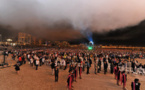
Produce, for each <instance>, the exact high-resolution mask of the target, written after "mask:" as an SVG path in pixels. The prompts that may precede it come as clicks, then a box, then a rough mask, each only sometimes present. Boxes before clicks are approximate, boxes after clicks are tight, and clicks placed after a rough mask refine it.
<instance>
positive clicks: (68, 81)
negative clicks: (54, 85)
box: [67, 71, 72, 90]
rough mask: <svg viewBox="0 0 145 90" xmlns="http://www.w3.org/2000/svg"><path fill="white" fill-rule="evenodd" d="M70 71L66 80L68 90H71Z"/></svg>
mask: <svg viewBox="0 0 145 90" xmlns="http://www.w3.org/2000/svg"><path fill="white" fill-rule="evenodd" d="M71 74H72V71H70V72H69V75H68V78H67V88H68V90H72V76H71Z"/></svg>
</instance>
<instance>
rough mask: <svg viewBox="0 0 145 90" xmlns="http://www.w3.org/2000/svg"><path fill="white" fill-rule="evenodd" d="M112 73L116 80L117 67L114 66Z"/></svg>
mask: <svg viewBox="0 0 145 90" xmlns="http://www.w3.org/2000/svg"><path fill="white" fill-rule="evenodd" d="M113 73H114V76H115V79H117V65H115V67H114V69H113Z"/></svg>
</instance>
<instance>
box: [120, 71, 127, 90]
mask: <svg viewBox="0 0 145 90" xmlns="http://www.w3.org/2000/svg"><path fill="white" fill-rule="evenodd" d="M126 81H127V75H126V74H125V71H123V72H122V76H121V84H122V83H123V90H126V88H125V87H126Z"/></svg>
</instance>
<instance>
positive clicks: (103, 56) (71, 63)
mask: <svg viewBox="0 0 145 90" xmlns="http://www.w3.org/2000/svg"><path fill="white" fill-rule="evenodd" d="M140 55H142V53H140V52H136V51H124V50H120V51H119V50H92V51H89V50H79V49H55V48H50V49H46V50H40V49H39V50H38V49H37V50H23V51H22V50H13V51H12V58H13V60H15V59H16V58H17V59H18V62H17V64H16V65H15V69H16V71H17V73H18V72H19V71H20V66H21V65H23V64H26V62H28V63H29V64H30V65H31V66H32V67H33V66H35V67H36V70H38V69H39V66H42V65H44V64H46V65H48V66H51V69H52V75H54V76H55V82H58V80H59V78H58V77H59V69H63V70H66V69H67V68H69V71H68V72H69V75H68V79H67V88H68V90H72V89H73V88H74V87H73V82H77V77H78V76H79V78H80V79H82V72H86V74H90V67H94V74H98V73H100V72H101V71H104V74H107V73H108V72H110V73H111V74H114V77H115V79H116V82H117V85H122V84H123V89H124V90H126V82H127V74H128V73H134V72H136V71H137V70H139V68H142V71H141V72H144V70H145V65H142V64H141V63H139V62H138V61H136V58H141V57H140ZM102 67H103V69H104V70H102ZM86 69H87V70H86ZM142 74H143V73H142ZM140 85H141V84H140V83H139V79H135V81H134V82H132V83H131V87H132V90H140Z"/></svg>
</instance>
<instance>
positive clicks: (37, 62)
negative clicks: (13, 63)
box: [36, 58, 39, 70]
mask: <svg viewBox="0 0 145 90" xmlns="http://www.w3.org/2000/svg"><path fill="white" fill-rule="evenodd" d="M38 65H39V58H38V59H37V60H36V70H38Z"/></svg>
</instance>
